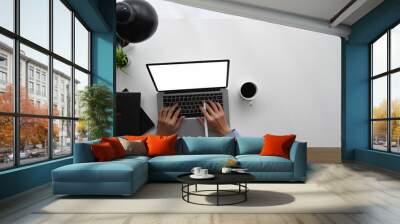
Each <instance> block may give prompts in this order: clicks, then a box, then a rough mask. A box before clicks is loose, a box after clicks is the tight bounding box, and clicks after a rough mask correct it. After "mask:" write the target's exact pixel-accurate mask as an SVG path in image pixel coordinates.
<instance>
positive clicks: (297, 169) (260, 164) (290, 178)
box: [52, 137, 307, 195]
mask: <svg viewBox="0 0 400 224" xmlns="http://www.w3.org/2000/svg"><path fill="white" fill-rule="evenodd" d="M94 143H98V141H91V142H85V143H77V144H75V151H74V163H73V164H70V165H67V166H63V167H59V168H57V169H55V170H53V171H52V186H53V193H54V194H67V195H132V194H134V193H135V192H136V191H137V190H138V189H140V187H141V186H143V185H144V184H145V183H147V182H148V181H151V182H165V181H168V182H171V181H176V177H177V176H178V175H180V174H184V173H188V172H190V170H191V169H192V168H193V167H196V166H200V167H203V168H207V169H209V170H210V172H219V171H220V170H221V168H222V167H223V166H224V165H225V164H226V163H227V161H228V160H236V161H237V162H238V164H239V165H240V166H241V167H242V168H247V169H248V171H249V172H250V173H251V174H253V175H254V176H255V177H256V181H258V182H305V181H306V174H307V158H306V155H307V153H306V148H307V144H306V143H302V142H295V143H294V144H293V145H292V148H291V150H290V159H285V158H282V157H276V156H260V155H259V153H260V150H261V148H262V146H263V138H262V137H238V138H231V137H208V138H206V137H183V138H181V139H179V140H178V141H177V145H176V147H177V155H172V156H157V157H153V158H150V157H147V156H128V157H125V158H122V159H118V160H113V161H108V162H96V160H95V157H94V155H93V154H92V151H91V149H90V145H91V144H94Z"/></svg>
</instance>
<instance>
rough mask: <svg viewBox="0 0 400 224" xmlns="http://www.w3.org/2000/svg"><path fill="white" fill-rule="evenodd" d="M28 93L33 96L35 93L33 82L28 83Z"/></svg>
mask: <svg viewBox="0 0 400 224" xmlns="http://www.w3.org/2000/svg"><path fill="white" fill-rule="evenodd" d="M28 92H29V94H33V93H34V87H33V82H32V81H29V82H28Z"/></svg>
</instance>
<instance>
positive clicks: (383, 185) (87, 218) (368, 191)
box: [0, 163, 400, 224]
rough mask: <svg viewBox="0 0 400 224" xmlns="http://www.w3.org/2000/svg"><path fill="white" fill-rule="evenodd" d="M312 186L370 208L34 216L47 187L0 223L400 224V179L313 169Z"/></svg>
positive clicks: (338, 167)
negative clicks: (311, 211) (354, 210)
mask: <svg viewBox="0 0 400 224" xmlns="http://www.w3.org/2000/svg"><path fill="white" fill-rule="evenodd" d="M308 181H309V182H312V183H317V184H319V185H322V186H324V187H325V188H326V189H328V190H330V191H331V192H334V193H335V194H337V195H339V196H340V197H341V198H343V199H344V200H346V201H348V202H349V203H352V202H360V201H362V202H364V203H365V204H367V206H366V207H365V208H363V209H362V212H361V213H357V214H152V215H149V214H35V213H33V211H35V208H37V207H39V206H42V205H43V204H46V203H48V202H49V201H51V200H54V197H53V196H52V195H51V191H50V189H49V186H47V187H42V188H40V189H37V190H36V192H35V194H34V195H32V194H25V195H22V197H21V196H20V197H18V198H14V199H13V200H11V201H10V200H8V201H3V202H0V223H7V224H11V223H28V224H39V223H41V224H50V223H57V224H64V223H74V224H78V223H84V224H89V223H91V224H95V223H96V224H97V223H99V224H101V223H104V224H130V223H132V224H133V223H135V224H136V223H137V224H150V223H151V224H158V223H161V224H167V223H168V224H169V223H170V224H180V223H191V224H196V223H198V224H219V223H228V224H238V223H245V224H253V223H257V224H259V223H269V224H274V223H304V224H313V223H344V224H345V223H362V224H364V223H367V224H368V223H379V224H386V223H387V224H391V223H393V224H394V223H396V224H398V223H400V176H399V174H396V173H391V172H387V171H383V170H381V169H376V168H371V167H368V166H365V165H362V164H357V163H348V164H314V165H311V167H310V172H309V180H308ZM5 202H6V203H7V204H8V205H5V204H4V203H5ZM315 203H320V202H318V201H315ZM171 206H173V205H171Z"/></svg>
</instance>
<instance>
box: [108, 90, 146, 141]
mask: <svg viewBox="0 0 400 224" xmlns="http://www.w3.org/2000/svg"><path fill="white" fill-rule="evenodd" d="M140 96H141V94H140V93H130V92H127V91H126V92H121V93H117V99H116V106H117V108H116V135H117V136H123V135H142V134H144V133H146V132H147V131H148V130H150V129H151V128H153V127H154V123H153V122H152V121H151V119H150V118H149V116H147V114H146V112H145V111H144V110H143V109H142V108H141V106H140Z"/></svg>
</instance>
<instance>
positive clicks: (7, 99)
mask: <svg viewBox="0 0 400 224" xmlns="http://www.w3.org/2000/svg"><path fill="white" fill-rule="evenodd" d="M15 3H19V4H15ZM14 5H16V6H18V5H19V7H14ZM14 9H15V10H17V11H18V10H19V11H18V12H16V13H15V12H14ZM17 16H19V18H17ZM14 21H19V23H16V24H14ZM50 25H51V27H50ZM0 26H1V28H2V29H0V127H1V128H0V170H3V169H10V168H14V167H19V166H23V165H27V164H32V163H37V162H42V161H47V160H51V159H55V158H60V157H63V156H70V155H72V152H73V144H74V142H75V141H76V139H79V140H81V139H87V135H86V134H87V131H86V126H85V125H84V122H80V121H79V114H80V113H79V112H76V111H75V110H77V108H75V107H74V105H77V104H78V105H79V102H77V101H79V96H78V95H77V94H78V93H79V92H80V91H81V90H82V89H83V88H84V87H85V86H88V85H89V84H90V76H91V71H90V53H89V52H90V49H91V45H90V31H89V30H88V29H87V26H86V25H85V24H84V23H83V22H82V21H81V20H80V19H79V18H78V17H77V16H76V15H75V12H74V11H72V10H71V7H70V6H68V5H66V3H65V1H62V0H35V1H32V0H18V1H17V0H0ZM14 26H16V27H15V30H14ZM3 28H4V29H3ZM51 43H52V44H51ZM74 43H75V44H74ZM15 49H18V51H16V50H15ZM14 53H15V54H17V55H14ZM73 55H75V57H72V56H73ZM15 58H18V59H19V60H18V61H15V60H14V59H15ZM14 70H15V71H14ZM15 78H17V80H18V82H17V83H18V85H19V86H18V88H15ZM2 84H5V85H2ZM15 91H19V92H18V94H15V93H14V92H15ZM14 96H19V97H18V98H15V97H14ZM57 103H58V104H57ZM15 110H16V111H15ZM78 124H79V127H78V126H77V125H78ZM76 136H79V138H77V137H76Z"/></svg>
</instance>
